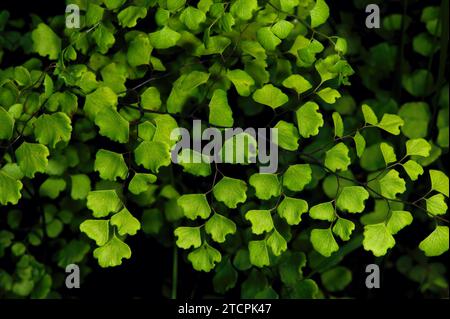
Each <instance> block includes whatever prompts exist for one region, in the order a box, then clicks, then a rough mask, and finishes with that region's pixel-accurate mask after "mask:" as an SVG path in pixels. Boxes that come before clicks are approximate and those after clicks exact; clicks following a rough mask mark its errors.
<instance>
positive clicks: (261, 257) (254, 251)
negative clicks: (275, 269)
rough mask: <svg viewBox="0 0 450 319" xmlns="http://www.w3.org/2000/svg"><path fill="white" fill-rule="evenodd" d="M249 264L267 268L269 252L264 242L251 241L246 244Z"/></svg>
mask: <svg viewBox="0 0 450 319" xmlns="http://www.w3.org/2000/svg"><path fill="white" fill-rule="evenodd" d="M248 250H249V253H250V263H251V264H252V265H255V266H256V267H260V268H262V267H264V266H269V265H270V261H269V251H268V249H267V242H266V241H265V240H253V241H251V242H249V243H248Z"/></svg>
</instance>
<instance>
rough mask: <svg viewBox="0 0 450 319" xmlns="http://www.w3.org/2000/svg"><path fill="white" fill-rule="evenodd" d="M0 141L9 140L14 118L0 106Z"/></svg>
mask: <svg viewBox="0 0 450 319" xmlns="http://www.w3.org/2000/svg"><path fill="white" fill-rule="evenodd" d="M0 127H1V129H0V140H9V139H10V138H11V137H12V135H13V129H14V118H13V117H12V116H11V114H9V113H8V112H6V110H5V109H4V108H3V107H1V106H0Z"/></svg>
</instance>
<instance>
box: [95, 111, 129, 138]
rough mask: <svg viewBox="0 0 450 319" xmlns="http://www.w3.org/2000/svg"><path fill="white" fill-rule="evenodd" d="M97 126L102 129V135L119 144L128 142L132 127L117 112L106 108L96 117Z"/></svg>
mask: <svg viewBox="0 0 450 319" xmlns="http://www.w3.org/2000/svg"><path fill="white" fill-rule="evenodd" d="M95 124H96V125H97V126H98V127H99V128H100V135H103V136H106V137H108V138H109V139H111V140H113V141H115V142H119V143H126V142H128V138H129V134H130V126H129V123H128V121H127V120H125V119H124V118H123V117H122V116H121V115H120V114H119V113H118V112H117V111H116V110H114V109H113V108H110V107H105V108H104V109H103V110H101V111H99V112H98V113H97V115H96V116H95Z"/></svg>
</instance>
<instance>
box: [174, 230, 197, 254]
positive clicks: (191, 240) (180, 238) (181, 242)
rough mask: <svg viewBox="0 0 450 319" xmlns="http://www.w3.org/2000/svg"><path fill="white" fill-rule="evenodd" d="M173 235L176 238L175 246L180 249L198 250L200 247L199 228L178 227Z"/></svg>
mask: <svg viewBox="0 0 450 319" xmlns="http://www.w3.org/2000/svg"><path fill="white" fill-rule="evenodd" d="M174 234H175V236H176V237H177V246H178V247H180V248H183V249H189V248H191V247H193V248H198V247H200V246H201V245H202V238H201V236H200V228H198V227H178V228H177V229H175V232H174Z"/></svg>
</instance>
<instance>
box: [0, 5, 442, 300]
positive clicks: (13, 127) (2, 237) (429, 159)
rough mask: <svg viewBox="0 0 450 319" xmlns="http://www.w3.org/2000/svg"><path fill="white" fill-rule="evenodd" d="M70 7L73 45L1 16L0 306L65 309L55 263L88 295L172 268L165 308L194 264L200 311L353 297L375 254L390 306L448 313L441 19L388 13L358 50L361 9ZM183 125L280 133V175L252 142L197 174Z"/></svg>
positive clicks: (57, 20)
mask: <svg viewBox="0 0 450 319" xmlns="http://www.w3.org/2000/svg"><path fill="white" fill-rule="evenodd" d="M68 3H75V4H77V5H79V6H80V14H81V16H80V28H66V27H65V25H64V22H65V21H64V20H65V17H64V16H63V14H64V13H63V12H61V15H59V16H54V17H50V16H36V15H32V18H31V19H26V20H25V19H22V18H20V17H14V19H11V17H10V14H9V13H8V12H7V11H0V64H1V65H2V67H1V68H0V225H1V228H2V229H1V230H0V265H2V266H0V297H2V298H3V297H5V298H24V299H27V298H59V297H62V298H64V297H65V296H66V293H67V289H66V288H65V286H64V280H61V271H60V270H61V269H64V268H65V267H66V266H67V265H68V264H71V263H75V264H77V265H80V269H87V270H88V271H82V272H81V281H82V285H83V281H84V278H85V276H87V275H88V273H89V272H92V274H91V275H90V277H89V278H98V276H97V274H98V273H99V272H100V271H102V269H101V268H100V267H117V266H120V265H122V267H126V266H127V264H128V262H127V261H125V260H126V259H130V258H131V255H132V252H131V251H132V250H135V249H139V250H141V251H147V252H149V253H148V254H149V256H150V255H151V256H152V258H153V259H155V260H158V258H159V257H160V256H155V255H154V254H155V251H156V252H160V251H161V249H163V250H168V252H169V253H168V254H167V255H168V256H173V258H174V259H173V265H171V266H173V269H171V267H163V268H164V269H163V270H162V272H160V273H158V275H159V276H161V280H158V281H157V282H161V283H163V287H156V288H155V287H153V288H152V289H160V291H161V292H162V295H163V297H169V296H170V295H172V296H175V295H176V293H177V292H179V293H181V290H180V286H178V287H175V284H176V283H177V279H178V282H179V283H187V285H188V286H187V287H186V292H187V293H188V294H189V293H190V291H189V289H190V288H191V287H189V284H190V281H189V280H188V281H186V280H185V278H183V276H185V274H186V272H185V271H184V270H183V271H178V272H177V270H181V269H183V267H184V265H183V263H189V267H191V265H192V268H193V271H194V270H195V271H204V272H211V274H210V275H209V274H208V275H207V276H206V277H205V278H204V279H205V280H206V281H205V280H203V279H202V280H200V281H196V282H199V283H200V285H201V286H199V287H198V288H199V289H197V290H195V291H196V292H198V291H201V292H204V294H203V295H202V296H197V294H196V297H199V298H201V297H204V296H209V297H211V298H220V297H221V296H223V295H224V294H227V295H226V296H228V293H229V294H230V295H232V296H234V295H236V294H239V293H240V296H241V297H242V298H251V299H253V298H263V299H271V298H294V299H295V298H341V297H343V298H347V297H349V298H353V297H355V296H353V295H352V293H353V292H354V289H353V288H354V287H356V286H355V285H354V284H355V283H353V284H352V285H350V283H351V281H352V273H355V271H360V270H361V269H362V268H361V267H360V266H361V265H360V264H358V262H357V261H358V260H362V259H360V258H359V257H360V256H361V254H362V255H364V258H363V259H364V260H367V261H368V262H373V263H378V261H377V259H378V257H382V256H385V255H386V254H387V253H388V252H389V251H392V254H390V256H389V258H388V259H389V265H390V270H389V271H390V272H392V274H394V275H398V276H404V277H405V278H403V279H406V280H410V281H411V282H409V283H408V284H407V285H402V287H403V286H404V287H407V288H405V295H411V294H413V295H414V296H417V294H419V293H420V294H423V296H426V297H435V296H436V297H441V298H442V297H444V298H445V297H448V282H447V278H446V277H445V274H446V271H447V269H446V266H445V265H444V264H442V263H441V262H440V261H439V259H435V258H433V257H434V256H441V255H442V254H444V253H446V252H447V251H448V241H449V239H448V217H447V216H448V203H447V201H448V196H449V181H448V172H447V165H446V162H445V160H444V159H445V158H446V155H447V153H448V145H449V143H448V128H449V123H448V122H449V121H448V114H449V112H448V109H449V99H448V90H449V89H448V70H447V64H446V63H445V62H446V59H445V57H446V52H445V50H446V43H445V40H446V39H447V38H448V34H447V30H445V28H443V27H444V26H445V23H443V22H445V21H441V20H442V13H444V12H447V11H448V10H443V9H445V8H441V7H439V6H438V5H439V4H435V5H428V4H421V3H420V2H417V3H416V4H414V5H413V6H411V5H408V6H406V7H405V10H406V12H404V13H403V12H402V11H401V10H400V11H399V7H398V6H397V7H396V6H395V5H392V4H390V3H388V2H386V3H383V16H382V25H383V27H382V28H381V29H373V30H371V31H370V33H371V34H372V35H373V36H370V37H367V36H366V33H364V32H362V31H361V30H362V29H364V28H361V26H360V25H358V23H356V22H357V21H356V20H357V19H356V20H355V19H354V17H355V12H358V11H361V10H362V11H361V12H363V11H364V5H363V4H362V3H361V1H349V2H348V3H346V5H345V6H343V7H342V8H340V7H339V9H338V10H337V11H336V12H334V11H333V10H335V9H336V8H337V7H338V6H337V4H333V6H332V3H331V2H330V1H327V0H305V1H303V0H302V1H298V0H274V1H270V2H269V1H258V0H236V1H230V2H225V1H220V0H200V1H194V2H192V1H191V2H189V1H186V0H162V1H147V0H134V1H125V0H95V1H79V0H77V1H68ZM442 6H445V1H443V2H442ZM400 9H401V8H400ZM413 21H414V23H412V22H413ZM399 39H402V41H399ZM401 57H403V59H400V60H399V58H401ZM406 58H407V61H403V60H405V59H406ZM431 62H432V63H431ZM428 66H429V67H428ZM354 73H356V74H355V75H354ZM369 105H370V106H369ZM193 120H201V121H202V124H201V125H202V129H204V128H208V127H211V126H213V127H217V128H219V129H220V131H221V133H222V137H223V136H224V135H225V133H226V128H231V127H242V128H255V129H256V131H258V129H259V128H277V129H278V141H277V142H276V144H278V145H277V146H278V148H277V149H274V150H270V151H271V154H270V155H275V152H276V153H277V155H278V162H277V167H276V171H274V172H270V173H263V171H262V170H261V168H262V166H266V167H267V163H265V162H264V161H263V157H264V155H266V156H268V155H269V154H268V150H267V149H266V152H265V154H264V149H263V147H262V144H259V143H258V142H264V141H262V140H261V141H260V140H257V139H256V138H255V137H253V136H251V134H249V133H247V131H246V132H245V133H241V134H238V136H237V137H235V138H232V139H228V140H226V141H225V140H222V141H221V143H219V144H217V145H214V146H215V147H217V149H215V150H217V151H219V154H218V156H220V157H221V159H222V160H223V163H216V162H215V163H211V162H210V159H211V158H210V157H209V156H207V155H204V154H203V153H201V152H200V151H199V150H198V149H197V148H196V145H197V143H198V142H200V140H201V139H202V136H201V134H202V132H200V133H199V132H196V131H195V130H193V129H192V128H193V125H192V124H193V122H192V121H193ZM179 128H184V129H187V130H188V131H189V132H190V133H191V134H192V135H191V137H192V139H191V141H192V142H193V144H192V145H191V144H190V145H189V146H187V147H183V148H182V149H179V152H178V153H177V154H175V153H173V154H172V153H171V150H173V147H174V146H175V144H176V143H177V140H175V139H173V135H174V133H175V132H176V131H178V129H179ZM199 134H200V135H199ZM240 137H245V138H246V139H247V142H248V144H249V145H250V146H252V147H253V148H254V149H241V148H239V147H238V143H236V142H237V140H238V138H240ZM191 141H190V142H191ZM206 143H207V142H206V141H205V140H203V141H202V143H201V144H202V145H201V147H204V146H205V144H206ZM208 146H212V144H210V145H208ZM266 146H268V145H266ZM230 150H233V151H235V153H236V154H231V152H230ZM209 155H211V154H209ZM231 155H237V156H236V158H234V157H233V156H231ZM240 155H243V156H242V157H243V159H242V158H240ZM256 155H260V156H261V158H259V159H260V160H261V161H256V163H255V162H252V161H250V159H252V158H253V157H256ZM175 157H176V158H175ZM175 159H176V160H177V161H175ZM174 162H176V163H174ZM272 164H273V163H272ZM247 184H248V185H247ZM355 214H359V215H355ZM141 231H142V232H143V233H144V234H142V233H141ZM81 233H82V234H81ZM427 233H429V235H428V236H425V235H424V234H427ZM398 234H399V235H400V236H399V235H398ZM133 235H138V236H139V240H138V241H133V240H130V239H129V237H130V236H133ZM417 236H419V237H417ZM394 237H395V238H394ZM136 243H138V244H142V245H143V246H142V247H135V245H136ZM129 245H130V246H129ZM158 246H160V248H158ZM364 250H366V251H367V252H364ZM41 251H45V256H44V257H45V258H41V257H42V256H38V255H36V256H35V257H34V256H33V254H35V253H36V252H41ZM172 254H173V255H172ZM348 254H351V258H347V255H348ZM139 255H140V256H141V253H139ZM93 258H95V259H96V260H94V262H97V263H98V264H99V266H100V267H92V259H93ZM442 258H445V255H444V256H443V257H442ZM370 259H372V261H370ZM355 261H356V262H355ZM122 263H123V264H122ZM3 265H7V267H6V266H5V267H3ZM94 266H95V265H94ZM55 267H58V268H60V269H56V268H55ZM360 268H361V269H360ZM124 269H125V268H124ZM358 269H359V270H358ZM149 271H150V272H151V269H149ZM395 271H398V274H395V273H394V272H395ZM125 273H127V272H125ZM126 275H127V276H128V275H134V274H133V273H130V272H128V273H127V274H126ZM90 280H92V279H90ZM208 280H210V281H212V284H211V283H209V282H208ZM170 287H172V291H170V290H171V288H170ZM409 287H411V289H409ZM183 289H184V288H183ZM211 289H214V291H211ZM402 289H403V288H402ZM183 295H185V293H184V292H183ZM179 296H180V295H179ZM356 297H358V296H356Z"/></svg>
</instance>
